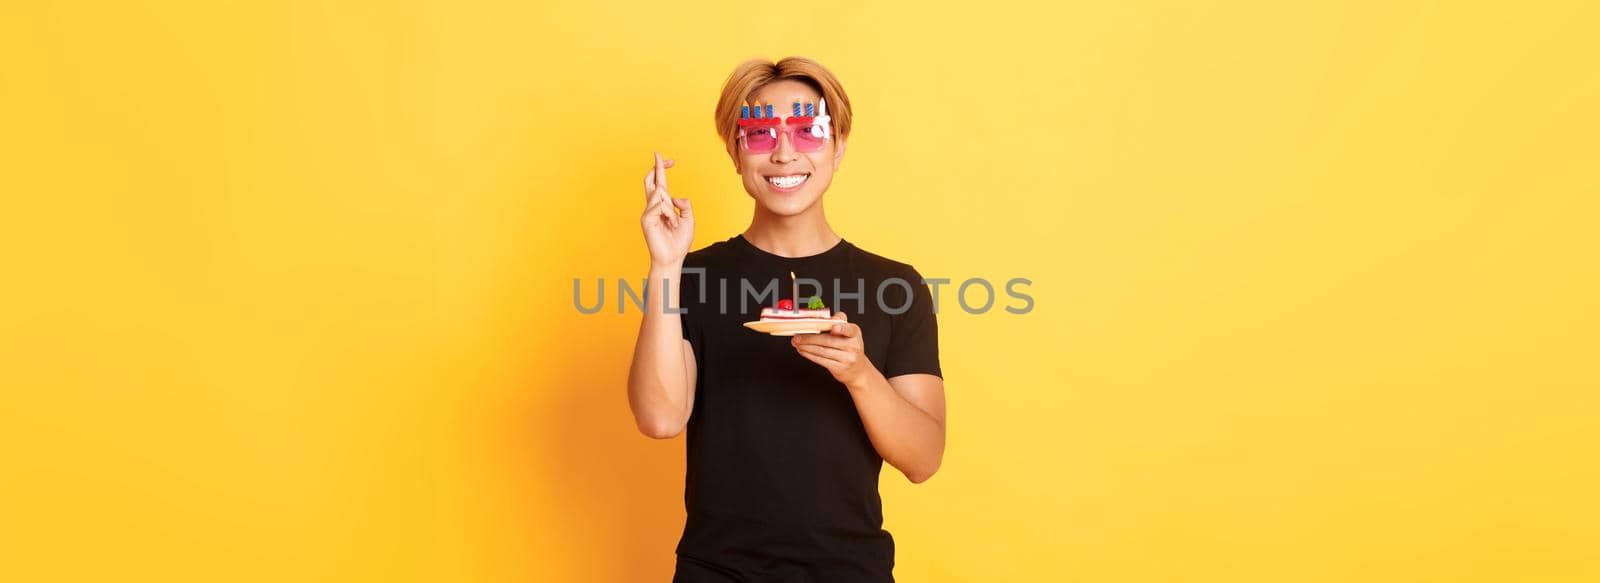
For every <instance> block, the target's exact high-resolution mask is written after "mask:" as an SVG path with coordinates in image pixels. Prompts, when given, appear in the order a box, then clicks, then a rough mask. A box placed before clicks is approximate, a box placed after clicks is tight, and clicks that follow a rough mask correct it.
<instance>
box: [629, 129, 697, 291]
mask: <svg viewBox="0 0 1600 583" xmlns="http://www.w3.org/2000/svg"><path fill="white" fill-rule="evenodd" d="M655 158H656V161H655V164H654V165H653V166H651V167H650V172H649V173H648V174H645V175H644V200H645V209H644V215H643V216H641V217H639V223H640V224H641V226H643V227H644V242H645V245H646V246H648V247H649V248H650V264H651V265H653V266H658V267H681V266H682V265H683V258H684V256H686V255H688V254H689V245H691V244H693V243H694V209H693V208H692V207H691V206H690V205H689V199H687V198H672V195H671V194H668V193H667V169H668V168H671V167H672V165H673V161H672V160H662V159H661V154H660V153H656V154H655Z"/></svg>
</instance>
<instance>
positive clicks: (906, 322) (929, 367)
mask: <svg viewBox="0 0 1600 583" xmlns="http://www.w3.org/2000/svg"><path fill="white" fill-rule="evenodd" d="M901 277H902V278H904V279H905V280H906V283H909V284H911V307H910V308H908V309H906V311H905V312H902V313H900V314H897V315H891V316H890V325H889V356H888V360H887V361H886V362H885V365H884V371H883V376H884V378H894V377H897V376H900V375H903V374H917V373H922V374H931V375H934V376H937V377H943V376H944V373H943V371H941V370H940V368H939V322H938V319H937V316H936V315H935V314H934V313H933V294H932V293H931V292H929V291H928V285H927V284H925V283H923V282H922V274H920V273H917V271H916V270H914V269H913V270H910V273H909V274H908V275H903V276H901Z"/></svg>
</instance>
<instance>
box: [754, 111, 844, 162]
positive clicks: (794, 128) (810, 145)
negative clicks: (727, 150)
mask: <svg viewBox="0 0 1600 583" xmlns="http://www.w3.org/2000/svg"><path fill="white" fill-rule="evenodd" d="M789 119H790V120H792V121H790V122H789V123H786V124H784V125H776V124H773V125H760V126H750V127H743V128H739V144H740V145H742V146H743V147H744V151H746V152H749V153H751V154H767V153H770V152H772V151H773V150H776V149H778V140H779V139H780V138H779V136H780V135H786V136H789V145H790V146H792V147H793V148H794V149H795V151H797V152H816V151H819V150H821V149H822V147H823V146H825V145H827V143H828V126H826V125H824V124H820V123H817V122H816V121H814V120H810V119H807V120H804V121H800V120H797V119H796V118H789Z"/></svg>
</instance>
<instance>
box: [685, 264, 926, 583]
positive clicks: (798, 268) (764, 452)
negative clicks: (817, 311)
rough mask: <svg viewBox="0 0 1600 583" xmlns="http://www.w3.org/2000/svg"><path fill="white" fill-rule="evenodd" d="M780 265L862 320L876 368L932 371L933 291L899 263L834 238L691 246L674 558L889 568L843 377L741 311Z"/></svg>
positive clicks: (781, 281)
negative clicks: (811, 243)
mask: <svg viewBox="0 0 1600 583" xmlns="http://www.w3.org/2000/svg"><path fill="white" fill-rule="evenodd" d="M701 269H703V270H704V272H703V273H702V272H700V271H698V270H701ZM791 271H793V272H794V273H795V275H796V276H797V277H799V278H800V279H801V281H802V282H804V280H806V279H811V280H816V281H817V282H818V284H820V285H817V284H812V285H807V284H805V283H802V284H801V289H800V292H799V295H800V298H799V299H800V300H801V304H802V306H803V305H804V303H805V302H804V300H805V299H806V298H808V297H810V296H814V295H820V296H821V297H822V299H823V302H824V303H825V304H826V305H827V307H828V308H829V309H831V310H833V311H840V310H843V311H845V312H846V313H847V314H848V316H849V319H850V321H851V322H853V323H856V324H859V325H860V326H861V330H862V340H863V343H864V345H865V349H866V354H867V358H868V359H869V360H870V361H871V362H872V364H873V366H875V367H877V369H878V371H879V372H881V373H883V376H884V377H885V378H893V377H895V376H898V375H903V374H911V373H926V374H932V375H940V374H941V373H940V370H939V345H938V327H937V324H936V322H935V319H934V314H933V299H932V296H931V294H930V293H929V292H928V287H927V286H926V285H924V284H923V282H922V276H921V275H920V274H918V273H917V271H916V270H915V269H913V268H912V267H911V266H910V265H906V264H904V263H898V262H895V261H891V260H889V259H885V258H883V257H880V256H877V255H874V254H872V253H868V252H866V251H863V250H861V249H860V248H857V247H856V246H854V245H852V244H850V243H849V242H846V241H843V240H841V241H840V242H839V243H838V244H837V245H835V246H834V247H832V248H830V249H829V250H827V251H825V252H822V253H820V254H817V255H813V256H809V257H799V258H788V257H782V256H778V255H774V254H771V253H768V252H766V251H763V250H761V249H760V248H757V247H756V246H754V245H752V244H750V242H749V241H748V240H746V239H745V238H744V237H743V236H734V237H733V238H731V239H728V240H726V241H722V242H720V243H715V244H712V245H710V246H708V247H706V248H704V249H700V250H698V251H695V252H693V253H690V254H689V256H688V258H687V259H685V261H684V274H683V277H682V279H681V281H682V284H681V285H682V289H681V290H680V294H679V297H680V303H681V305H682V307H683V308H684V309H685V310H687V311H686V312H685V313H684V314H682V316H681V317H682V321H683V335H684V338H686V339H688V340H689V342H690V344H691V345H692V346H693V347H694V354H695V361H696V363H697V364H698V369H699V370H698V375H697V377H696V378H697V379H698V380H697V383H696V385H695V400H694V410H693V412H692V413H691V415H690V417H689V425H688V428H687V433H688V438H687V442H688V445H687V449H688V471H687V476H686V479H685V488H684V506H685V507H686V510H687V511H688V520H687V523H686V524H685V526H684V530H683V538H682V539H681V540H680V541H679V543H678V548H677V552H678V556H679V560H680V561H692V562H694V563H696V564H697V565H700V566H703V567H706V568H711V569H715V570H717V571H721V572H723V573H725V574H728V575H731V576H734V577H736V578H742V579H744V580H749V581H761V582H769V581H770V582H787V581H826V582H831V583H846V582H854V581H863V582H865V581H872V582H879V581H893V574H892V570H893V567H894V539H893V538H892V537H891V536H890V535H889V532H888V531H887V530H884V529H883V508H882V502H881V500H880V499H879V497H878V474H879V472H880V471H881V470H882V468H883V459H882V458H880V457H879V456H878V452H877V450H876V449H874V448H873V447H872V442H871V441H870V440H869V439H868V438H867V432H866V428H865V427H864V426H863V425H862V422H861V417H860V414H859V413H858V412H857V411H856V408H855V403H854V402H853V401H852V400H851V398H850V394H849V390H848V389H846V388H845V386H844V385H843V384H840V383H839V382H838V381H837V380H835V379H834V378H833V376H832V375H831V374H829V373H828V370H827V369H825V368H823V367H822V366H821V365H818V364H816V363H813V362H811V361H809V360H806V359H805V358H803V357H801V356H800V354H799V353H797V352H796V351H795V349H794V347H793V346H791V345H790V344H789V338H787V337H780V336H769V335H767V334H762V333H759V332H756V331H754V330H751V329H748V328H745V327H744V326H743V325H742V324H743V323H744V322H749V321H753V320H757V319H759V317H760V313H761V308H763V307H771V306H773V305H775V304H776V302H777V300H778V299H780V298H783V299H790V298H791V295H792V291H791V284H790V279H789V272H791ZM773 282H776V285H774V284H773ZM702 284H703V286H702ZM774 287H775V288H776V290H777V291H776V293H772V291H771V290H772V289H773V288H774ZM819 287H820V288H821V289H820V290H819V289H818V288H819ZM880 289H881V291H880ZM819 291H820V294H819V293H818V292H819ZM880 297H881V301H880Z"/></svg>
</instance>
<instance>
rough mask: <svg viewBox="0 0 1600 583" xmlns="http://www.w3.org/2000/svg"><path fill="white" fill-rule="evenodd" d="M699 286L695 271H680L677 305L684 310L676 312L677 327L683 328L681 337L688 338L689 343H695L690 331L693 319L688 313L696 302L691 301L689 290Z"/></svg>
mask: <svg viewBox="0 0 1600 583" xmlns="http://www.w3.org/2000/svg"><path fill="white" fill-rule="evenodd" d="M699 286H700V281H699V277H698V274H697V273H693V272H691V273H682V274H680V275H679V276H678V287H679V288H681V289H679V290H678V307H679V308H681V309H683V310H684V311H683V312H680V313H679V314H678V323H679V325H678V328H679V329H681V330H683V339H684V340H688V341H689V343H690V344H694V343H695V336H694V335H693V334H692V333H691V332H690V330H691V328H692V327H693V326H694V325H695V324H694V322H695V320H694V318H691V317H689V315H690V312H692V311H694V310H695V309H696V308H697V306H698V304H696V303H695V302H694V301H692V299H693V298H692V295H691V294H690V293H689V290H698V289H700V287H699ZM691 304H694V305H691Z"/></svg>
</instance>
